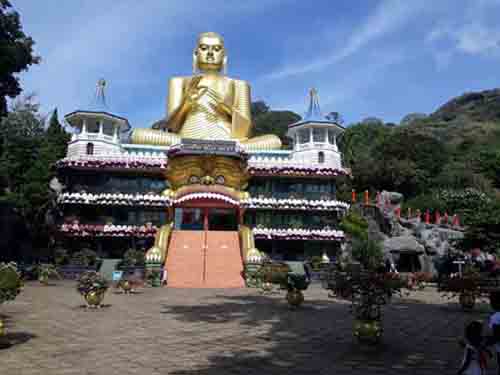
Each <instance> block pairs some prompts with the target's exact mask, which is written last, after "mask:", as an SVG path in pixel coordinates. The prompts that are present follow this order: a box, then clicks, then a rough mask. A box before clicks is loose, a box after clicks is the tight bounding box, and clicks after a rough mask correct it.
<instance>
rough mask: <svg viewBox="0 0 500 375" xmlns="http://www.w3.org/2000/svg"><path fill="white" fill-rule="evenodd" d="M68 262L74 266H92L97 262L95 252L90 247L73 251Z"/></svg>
mask: <svg viewBox="0 0 500 375" xmlns="http://www.w3.org/2000/svg"><path fill="white" fill-rule="evenodd" d="M70 263H71V264H72V265H75V266H83V267H93V266H95V265H96V264H97V253H96V252H95V251H94V250H91V249H82V250H80V251H77V252H76V253H73V256H72V257H71V261H70Z"/></svg>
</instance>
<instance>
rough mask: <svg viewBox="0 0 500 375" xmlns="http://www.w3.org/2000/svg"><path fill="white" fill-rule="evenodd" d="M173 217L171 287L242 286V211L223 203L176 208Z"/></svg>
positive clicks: (170, 260) (169, 277)
mask: <svg viewBox="0 0 500 375" xmlns="http://www.w3.org/2000/svg"><path fill="white" fill-rule="evenodd" d="M200 203H201V202H200ZM173 216H174V217H173V219H174V231H173V232H172V238H171V241H170V244H169V249H168V257H167V262H166V267H167V272H168V286H169V287H188V288H189V287H191V288H235V287H243V286H244V281H243V277H242V275H241V272H242V271H243V263H242V259H241V251H240V243H239V235H238V220H239V217H240V215H239V210H238V209H237V208H236V207H234V206H230V205H226V204H224V203H222V204H221V203H220V202H217V203H215V204H214V203H212V202H202V204H196V205H189V206H188V205H186V206H182V207H176V208H174V211H173Z"/></svg>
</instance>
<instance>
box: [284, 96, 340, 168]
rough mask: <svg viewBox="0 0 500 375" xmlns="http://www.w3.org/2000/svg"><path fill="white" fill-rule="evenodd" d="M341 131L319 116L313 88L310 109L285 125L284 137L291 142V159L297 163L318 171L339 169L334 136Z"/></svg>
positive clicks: (337, 125)
mask: <svg viewBox="0 0 500 375" xmlns="http://www.w3.org/2000/svg"><path fill="white" fill-rule="evenodd" d="M343 132H344V128H343V127H342V126H341V125H340V124H338V123H337V122H335V121H332V120H329V119H327V118H326V117H325V116H323V114H322V113H321V109H320V106H319V98H318V93H317V91H316V89H314V88H313V89H311V90H310V91H309V107H308V109H307V112H306V113H305V115H304V118H303V119H302V120H300V121H298V122H296V123H293V124H290V125H288V132H287V136H288V137H290V138H292V140H293V152H292V155H291V158H292V159H293V160H294V161H297V163H298V164H302V165H310V166H314V167H318V168H335V169H342V158H341V154H340V152H339V149H338V147H337V137H338V136H339V135H340V134H342V133H343Z"/></svg>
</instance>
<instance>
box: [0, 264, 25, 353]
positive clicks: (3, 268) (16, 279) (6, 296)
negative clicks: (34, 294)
mask: <svg viewBox="0 0 500 375" xmlns="http://www.w3.org/2000/svg"><path fill="white" fill-rule="evenodd" d="M21 288H22V281H21V275H20V274H19V273H18V271H17V266H16V264H15V263H0V304H2V303H4V302H7V301H12V300H14V299H15V298H16V297H17V295H18V294H19V293H20V292H21ZM9 346H10V343H9V341H8V340H7V337H6V332H5V328H4V324H3V321H2V320H1V319H0V348H6V347H9Z"/></svg>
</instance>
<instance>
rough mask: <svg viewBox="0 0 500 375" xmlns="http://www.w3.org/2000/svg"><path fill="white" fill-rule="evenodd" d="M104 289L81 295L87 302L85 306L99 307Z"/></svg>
mask: <svg viewBox="0 0 500 375" xmlns="http://www.w3.org/2000/svg"><path fill="white" fill-rule="evenodd" d="M105 293H106V291H102V290H100V291H91V292H88V293H87V294H85V295H84V296H83V298H85V301H86V302H87V306H88V307H90V308H94V309H95V308H99V307H101V303H102V300H103V299H104V294H105Z"/></svg>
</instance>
